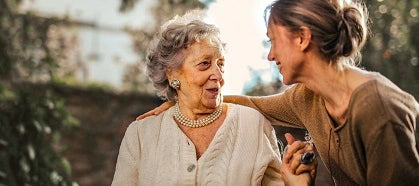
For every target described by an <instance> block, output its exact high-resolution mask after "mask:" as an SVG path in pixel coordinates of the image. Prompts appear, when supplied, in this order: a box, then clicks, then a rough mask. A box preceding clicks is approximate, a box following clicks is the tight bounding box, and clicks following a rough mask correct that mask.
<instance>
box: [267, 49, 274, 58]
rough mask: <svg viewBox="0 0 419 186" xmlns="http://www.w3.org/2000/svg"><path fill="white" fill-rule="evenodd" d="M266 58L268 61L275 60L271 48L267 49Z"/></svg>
mask: <svg viewBox="0 0 419 186" xmlns="http://www.w3.org/2000/svg"><path fill="white" fill-rule="evenodd" d="M268 60H269V61H275V57H274V55H273V52H272V48H271V49H270V50H269V54H268Z"/></svg>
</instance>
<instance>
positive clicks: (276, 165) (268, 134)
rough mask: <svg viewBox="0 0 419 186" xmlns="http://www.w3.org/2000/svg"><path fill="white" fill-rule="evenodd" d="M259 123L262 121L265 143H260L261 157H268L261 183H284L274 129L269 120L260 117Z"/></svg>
mask: <svg viewBox="0 0 419 186" xmlns="http://www.w3.org/2000/svg"><path fill="white" fill-rule="evenodd" d="M260 123H263V134H264V136H263V141H264V143H266V144H267V145H262V146H261V147H262V148H263V149H262V150H260V151H262V152H266V153H267V154H269V155H266V154H265V153H261V155H262V156H264V157H261V158H268V161H269V163H268V165H267V167H266V170H265V172H264V173H263V178H262V181H261V182H262V185H284V182H283V179H282V176H281V173H280V167H281V160H280V152H279V148H278V143H277V139H276V135H275V131H274V129H273V127H272V126H271V124H270V122H269V121H267V120H266V119H265V118H263V117H261V119H260Z"/></svg>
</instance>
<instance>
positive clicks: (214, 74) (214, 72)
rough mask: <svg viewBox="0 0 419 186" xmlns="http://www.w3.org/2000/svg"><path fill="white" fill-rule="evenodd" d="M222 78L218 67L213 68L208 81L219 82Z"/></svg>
mask: <svg viewBox="0 0 419 186" xmlns="http://www.w3.org/2000/svg"><path fill="white" fill-rule="evenodd" d="M222 77H223V72H222V70H221V68H220V67H218V66H217V67H214V68H213V69H212V74H211V76H210V79H214V80H220V79H221V78H222Z"/></svg>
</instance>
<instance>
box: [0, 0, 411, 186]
mask: <svg viewBox="0 0 419 186" xmlns="http://www.w3.org/2000/svg"><path fill="white" fill-rule="evenodd" d="M269 2H271V1H270V0H264V1H257V0H245V1H233V0H217V1H215V0H90V1H81V0H72V1H71V0H0V186H5V185H7V186H14V185H19V186H21V185H95V186H96V185H110V183H111V180H112V177H113V172H114V166H115V163H116V157H117V154H118V148H119V144H120V142H121V139H122V136H123V134H124V132H125V129H126V127H127V126H128V125H129V123H131V122H132V121H133V120H134V119H135V117H136V116H138V115H139V114H141V113H144V112H146V111H148V110H150V109H152V108H154V107H155V106H156V105H159V104H160V103H161V100H160V99H159V98H157V97H156V96H155V93H154V91H153V88H152V87H151V85H150V83H149V81H148V80H147V78H146V77H145V74H144V64H143V61H144V55H145V51H146V49H147V46H148V43H149V41H150V39H151V38H152V36H153V35H154V34H155V33H156V30H157V29H158V28H159V25H161V23H163V22H164V21H167V20H168V19H170V18H172V17H173V16H174V15H176V14H183V13H184V12H186V11H187V10H191V9H194V8H202V9H205V10H206V11H207V12H208V15H209V17H208V21H209V22H212V23H214V24H216V25H217V26H218V27H220V30H221V33H222V37H223V39H224V41H226V42H227V46H228V53H227V61H228V62H227V64H226V71H227V72H226V81H227V83H226V85H225V90H224V91H225V93H226V94H246V95H268V94H274V93H278V92H280V91H282V90H283V89H284V88H285V87H284V86H283V85H282V83H281V78H282V76H281V75H280V74H279V73H278V72H277V69H276V67H275V66H272V65H271V64H270V63H268V62H267V61H266V55H267V52H268V48H269V46H268V44H267V43H266V42H264V40H266V39H267V38H266V36H265V33H266V28H265V25H264V23H263V10H264V7H266V6H267V5H268V4H269ZM365 4H366V5H367V7H368V10H369V15H370V25H371V26H370V31H371V34H370V36H369V38H368V42H367V43H366V46H365V47H364V49H363V50H362V53H363V60H362V63H361V65H360V66H361V67H362V68H365V69H367V70H371V71H378V72H380V73H382V74H384V75H385V76H386V77H388V78H389V79H391V80H392V81H393V82H394V83H396V84H397V85H398V86H399V87H401V88H402V89H403V90H406V91H407V92H409V93H411V94H412V95H413V96H415V98H416V99H418V98H419V64H418V63H419V61H418V53H419V51H418V50H419V34H418V29H419V24H418V22H419V19H418V9H419V0H366V1H365ZM276 130H277V135H278V137H279V138H280V139H282V140H283V137H282V136H283V133H284V132H292V133H294V134H295V135H296V136H298V138H300V139H303V137H304V134H305V131H304V130H300V129H292V128H283V127H276ZM326 184H330V175H328V172H327V171H326V170H325V169H324V166H323V165H322V163H320V165H319V170H318V176H317V180H316V185H326Z"/></svg>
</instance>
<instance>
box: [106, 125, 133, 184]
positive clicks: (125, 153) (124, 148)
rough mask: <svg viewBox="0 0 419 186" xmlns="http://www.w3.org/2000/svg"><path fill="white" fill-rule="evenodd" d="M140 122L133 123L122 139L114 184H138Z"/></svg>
mask: <svg viewBox="0 0 419 186" xmlns="http://www.w3.org/2000/svg"><path fill="white" fill-rule="evenodd" d="M135 125H138V123H136V122H134V123H131V124H130V126H129V127H128V129H127V131H126V132H125V136H124V138H123V139H122V142H121V147H120V148H119V155H118V160H117V163H116V168H115V175H114V178H113V181H112V186H136V185H138V167H139V164H138V162H139V157H140V143H139V136H138V133H137V127H136V126H135Z"/></svg>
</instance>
